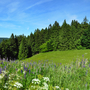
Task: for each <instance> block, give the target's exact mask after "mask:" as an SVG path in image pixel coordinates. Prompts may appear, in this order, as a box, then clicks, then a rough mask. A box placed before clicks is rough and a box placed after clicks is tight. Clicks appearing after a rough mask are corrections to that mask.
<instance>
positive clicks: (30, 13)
mask: <svg viewBox="0 0 90 90" xmlns="http://www.w3.org/2000/svg"><path fill="white" fill-rule="evenodd" d="M85 16H86V17H87V19H88V20H90V0H4V1H3V0H0V37H8V38H10V36H11V34H12V33H13V34H14V35H17V36H18V35H22V34H24V35H25V36H26V37H27V36H28V35H30V33H31V32H32V33H33V34H34V31H35V29H37V28H38V29H40V30H41V29H42V28H46V27H48V26H49V24H52V25H53V24H54V22H55V21H57V22H59V24H60V26H61V25H62V23H63V21H64V20H65V19H66V22H67V23H68V24H70V23H71V21H72V20H77V21H78V22H80V23H81V22H82V21H83V19H84V17H85Z"/></svg>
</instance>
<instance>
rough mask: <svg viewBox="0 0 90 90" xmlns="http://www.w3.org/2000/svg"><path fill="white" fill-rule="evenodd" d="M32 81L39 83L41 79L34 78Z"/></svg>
mask: <svg viewBox="0 0 90 90" xmlns="http://www.w3.org/2000/svg"><path fill="white" fill-rule="evenodd" d="M32 83H35V84H36V83H37V84H39V83H40V80H39V79H33V80H32Z"/></svg>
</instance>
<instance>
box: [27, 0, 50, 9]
mask: <svg viewBox="0 0 90 90" xmlns="http://www.w3.org/2000/svg"><path fill="white" fill-rule="evenodd" d="M49 1H52V0H42V1H40V2H37V3H35V4H33V5H31V6H29V7H27V8H26V9H25V10H27V9H30V8H32V7H34V6H36V5H40V4H42V3H45V2H49Z"/></svg>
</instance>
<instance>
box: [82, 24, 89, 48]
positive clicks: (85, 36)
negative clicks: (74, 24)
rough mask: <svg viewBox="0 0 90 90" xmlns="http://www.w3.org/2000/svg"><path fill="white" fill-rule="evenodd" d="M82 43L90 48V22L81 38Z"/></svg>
mask: <svg viewBox="0 0 90 90" xmlns="http://www.w3.org/2000/svg"><path fill="white" fill-rule="evenodd" d="M81 45H82V46H84V47H86V49H90V23H89V26H88V29H87V30H85V31H84V34H83V36H82V39H81Z"/></svg>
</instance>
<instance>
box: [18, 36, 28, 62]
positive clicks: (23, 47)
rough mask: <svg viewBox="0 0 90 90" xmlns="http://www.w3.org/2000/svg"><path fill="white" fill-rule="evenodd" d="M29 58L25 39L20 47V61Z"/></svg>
mask: <svg viewBox="0 0 90 90" xmlns="http://www.w3.org/2000/svg"><path fill="white" fill-rule="evenodd" d="M27 57H28V47H27V44H26V40H25V38H24V37H23V39H22V41H21V44H20V46H19V54H18V59H19V60H22V59H25V58H27Z"/></svg>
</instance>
